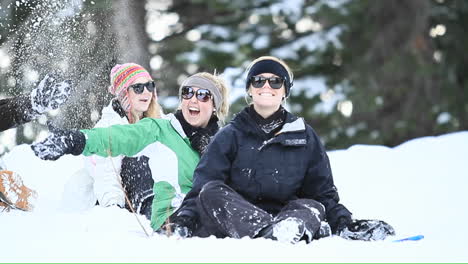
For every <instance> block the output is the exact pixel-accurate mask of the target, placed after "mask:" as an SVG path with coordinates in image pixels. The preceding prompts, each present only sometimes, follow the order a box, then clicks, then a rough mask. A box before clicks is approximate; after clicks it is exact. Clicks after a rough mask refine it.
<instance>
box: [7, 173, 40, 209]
mask: <svg viewBox="0 0 468 264" xmlns="http://www.w3.org/2000/svg"><path fill="white" fill-rule="evenodd" d="M36 198H37V193H36V191H34V190H31V189H29V188H28V187H26V186H25V185H24V184H23V181H22V180H21V177H20V176H19V175H18V174H17V173H15V172H12V171H7V170H3V171H0V211H3V210H7V211H8V210H10V209H11V208H12V209H19V210H23V211H31V210H32V209H33V207H34V201H35V200H36Z"/></svg>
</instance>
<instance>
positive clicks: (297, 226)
mask: <svg viewBox="0 0 468 264" xmlns="http://www.w3.org/2000/svg"><path fill="white" fill-rule="evenodd" d="M305 233H306V230H305V227H304V222H303V221H302V220H301V219H298V218H296V217H288V218H286V219H284V220H281V221H279V222H277V223H275V224H272V225H269V226H267V227H265V228H264V229H262V230H261V231H260V232H259V233H258V235H257V236H256V237H263V238H268V239H272V240H277V241H279V242H282V243H290V244H296V243H297V242H299V241H300V240H301V239H302V238H303V237H304V235H305Z"/></svg>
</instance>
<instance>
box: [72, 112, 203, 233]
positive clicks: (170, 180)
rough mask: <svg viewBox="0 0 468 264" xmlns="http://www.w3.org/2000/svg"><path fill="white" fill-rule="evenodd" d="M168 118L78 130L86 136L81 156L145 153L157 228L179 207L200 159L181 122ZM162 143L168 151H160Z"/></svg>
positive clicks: (169, 116) (153, 215)
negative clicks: (152, 185) (168, 152)
mask: <svg viewBox="0 0 468 264" xmlns="http://www.w3.org/2000/svg"><path fill="white" fill-rule="evenodd" d="M167 117H168V118H169V120H168V119H154V118H144V119H142V120H140V121H139V122H138V123H136V124H132V125H114V126H111V127H108V128H94V129H89V130H87V129H84V130H81V132H83V133H84V134H85V136H86V146H85V149H84V151H83V155H85V156H90V155H93V154H96V155H99V156H102V157H106V156H108V154H111V156H113V157H116V156H118V155H125V156H133V157H139V156H143V155H144V156H146V157H148V158H149V160H148V164H149V167H150V169H151V172H152V175H153V180H154V182H155V183H154V188H153V191H154V195H155V196H154V199H153V205H152V214H151V226H152V227H153V229H154V230H156V229H158V228H159V227H160V226H161V225H162V224H163V223H164V221H166V219H167V218H168V217H169V216H170V215H171V214H172V213H173V212H174V211H175V210H176V209H177V208H178V207H179V206H180V204H181V203H182V201H183V199H184V197H185V194H186V193H188V192H189V191H190V189H191V187H192V177H193V171H194V170H195V167H196V166H197V164H198V161H199V160H200V156H199V154H198V153H197V152H196V151H195V150H194V149H193V148H192V147H191V144H190V141H189V139H188V137H187V136H186V135H185V133H184V131H183V129H182V126H181V125H180V122H179V121H178V120H177V119H176V118H175V116H174V115H172V114H169V115H168V116H167ZM161 145H164V146H165V147H167V148H168V149H169V150H170V151H171V153H170V154H167V153H162V152H161V147H160V146H161Z"/></svg>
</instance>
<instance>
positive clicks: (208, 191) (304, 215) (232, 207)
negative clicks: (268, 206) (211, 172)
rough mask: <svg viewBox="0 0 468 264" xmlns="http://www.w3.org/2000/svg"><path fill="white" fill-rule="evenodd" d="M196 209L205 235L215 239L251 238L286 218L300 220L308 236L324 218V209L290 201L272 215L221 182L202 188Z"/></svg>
mask: <svg viewBox="0 0 468 264" xmlns="http://www.w3.org/2000/svg"><path fill="white" fill-rule="evenodd" d="M197 207H198V212H199V215H200V222H201V224H202V226H203V228H204V230H205V232H207V233H208V235H214V236H216V237H218V238H224V237H233V238H241V237H245V236H248V237H251V238H255V237H257V236H258V234H259V232H260V231H261V230H263V229H265V228H267V227H269V226H271V225H274V224H275V223H277V222H279V221H281V220H284V219H286V218H288V217H295V218H299V219H301V220H302V221H303V222H304V226H305V229H306V230H308V231H309V232H310V233H309V234H316V233H317V232H318V231H319V229H320V225H321V221H324V218H325V207H324V206H323V205H322V204H321V203H319V202H317V201H315V200H312V199H297V200H291V201H290V202H289V203H287V204H286V205H285V206H284V207H283V208H282V209H281V211H280V212H279V213H278V214H276V215H272V214H270V213H268V212H266V211H265V210H263V209H261V208H259V207H258V206H256V205H254V204H252V203H250V202H249V201H247V200H246V199H245V198H244V197H242V196H241V195H240V194H238V193H237V192H236V191H234V190H233V189H232V188H231V187H229V186H228V185H226V184H225V183H224V182H221V181H211V182H208V183H207V184H205V185H204V186H203V188H202V190H201V191H200V194H199V196H198V200H197ZM310 240H311V239H310Z"/></svg>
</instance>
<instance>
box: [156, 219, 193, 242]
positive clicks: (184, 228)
mask: <svg viewBox="0 0 468 264" xmlns="http://www.w3.org/2000/svg"><path fill="white" fill-rule="evenodd" d="M194 229H195V221H194V220H193V218H192V217H190V216H188V215H181V216H176V217H172V221H171V222H169V223H167V224H165V225H163V226H162V227H161V228H160V229H159V230H158V233H160V234H165V235H167V236H176V237H180V238H187V237H191V236H192V231H193V230H194Z"/></svg>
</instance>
